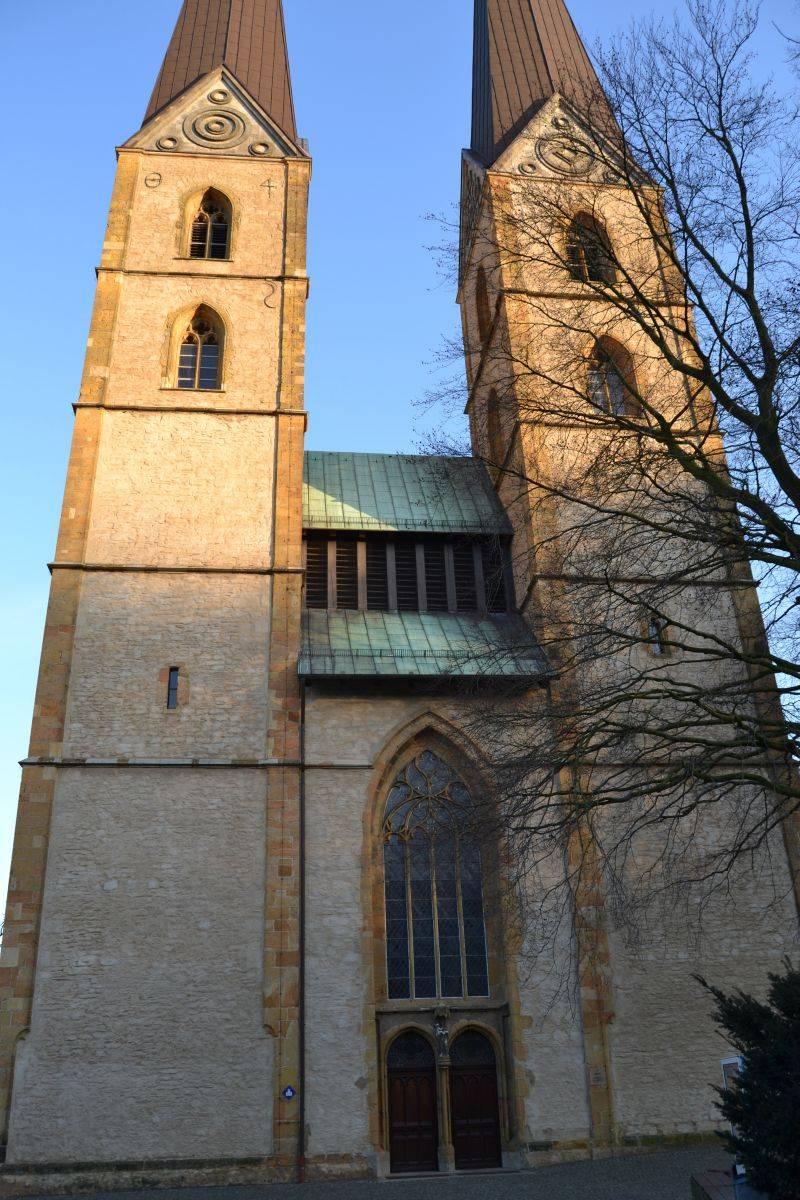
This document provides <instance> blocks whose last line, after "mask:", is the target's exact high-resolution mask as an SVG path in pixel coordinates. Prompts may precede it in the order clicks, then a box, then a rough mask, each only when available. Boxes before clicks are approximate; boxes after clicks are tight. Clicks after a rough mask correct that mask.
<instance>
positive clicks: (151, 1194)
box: [29, 1146, 729, 1200]
mask: <svg viewBox="0 0 800 1200" xmlns="http://www.w3.org/2000/svg"><path fill="white" fill-rule="evenodd" d="M728 1161H729V1160H728V1159H727V1157H726V1156H725V1154H724V1153H723V1152H722V1151H721V1150H718V1149H716V1148H715V1147H714V1146H695V1147H692V1148H690V1149H682V1150H670V1151H665V1152H658V1153H654V1154H637V1155H628V1156H625V1157H621V1158H606V1159H597V1160H595V1161H594V1162H579V1163H568V1164H565V1165H563V1166H557V1167H540V1168H539V1169H538V1170H534V1171H516V1172H509V1173H500V1172H486V1173H479V1174H475V1175H457V1176H447V1177H442V1178H432V1177H426V1178H409V1179H390V1180H385V1181H382V1182H366V1183H361V1182H359V1183H307V1184H302V1185H298V1184H280V1185H278V1184H276V1185H273V1186H272V1187H264V1188H255V1187H229V1188H180V1189H167V1188H165V1189H159V1190H157V1191H156V1190H152V1191H136V1192H114V1193H97V1194H95V1195H94V1196H90V1197H86V1196H84V1197H83V1198H82V1200H265V1197H267V1196H268V1195H269V1193H273V1195H274V1194H275V1193H276V1191H277V1192H278V1193H279V1196H280V1200H690V1183H689V1181H690V1177H691V1176H692V1175H693V1174H694V1173H695V1172H697V1171H705V1170H709V1169H711V1168H714V1167H723V1166H726V1165H727V1163H728ZM29 1200H30V1198H29ZM275 1200H277V1197H276V1198H275Z"/></svg>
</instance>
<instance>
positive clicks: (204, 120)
mask: <svg viewBox="0 0 800 1200" xmlns="http://www.w3.org/2000/svg"><path fill="white" fill-rule="evenodd" d="M183 132H184V133H185V134H186V136H187V137H188V138H189V139H190V141H192V142H194V144H195V145H196V146H219V147H220V148H222V149H227V148H228V147H229V146H238V145H239V142H241V141H242V140H243V138H244V135H245V133H246V129H245V125H244V121H243V120H242V118H241V117H240V116H239V114H238V113H235V112H231V111H230V109H227V108H208V109H206V110H205V112H201V113H199V114H198V115H197V116H196V117H192V116H189V117H187V118H186V120H185V121H184V122H183Z"/></svg>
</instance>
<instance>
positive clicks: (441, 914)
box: [383, 750, 489, 1000]
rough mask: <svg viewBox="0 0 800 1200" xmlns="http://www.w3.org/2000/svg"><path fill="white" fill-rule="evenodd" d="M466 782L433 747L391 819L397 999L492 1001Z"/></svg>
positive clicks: (387, 846) (391, 974)
mask: <svg viewBox="0 0 800 1200" xmlns="http://www.w3.org/2000/svg"><path fill="white" fill-rule="evenodd" d="M471 811H472V799H471V797H470V794H469V791H468V789H467V787H466V785H465V784H464V782H463V781H462V780H461V779H460V778H459V777H458V775H457V774H456V773H455V771H453V769H452V768H451V767H450V766H448V764H447V763H445V762H444V761H443V760H442V759H441V758H439V756H438V755H436V754H434V753H433V752H432V751H430V750H425V751H423V752H422V753H421V754H419V755H417V757H416V758H415V759H413V761H411V762H410V763H408V765H407V766H405V767H404V768H403V770H402V771H401V772H400V773H399V775H398V776H397V778H396V779H395V781H394V784H393V786H392V790H391V792H390V793H389V799H388V800H387V803H386V810H385V813H384V822H383V838H384V849H383V857H384V871H385V887H386V964H387V971H388V981H389V997H390V999H417V1000H420V999H423V998H424V999H430V998H433V997H443V998H444V997H465V996H488V994H489V976H488V966H487V958H486V927H485V922H484V905H483V872H482V869H481V854H480V850H479V848H478V844H477V841H476V839H475V837H474V834H473V833H472V831H471V828H470V826H471V822H470V819H469V818H470V816H471Z"/></svg>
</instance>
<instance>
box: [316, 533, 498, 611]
mask: <svg viewBox="0 0 800 1200" xmlns="http://www.w3.org/2000/svg"><path fill="white" fill-rule="evenodd" d="M508 601H509V597H508V592H507V585H506V551H505V549H504V546H503V544H502V542H501V540H500V539H498V538H495V539H484V540H478V539H470V538H468V537H463V538H460V539H459V540H458V541H450V540H448V539H446V538H433V537H430V538H427V539H426V540H425V541H424V542H423V541H419V542H418V541H416V540H415V539H414V538H413V537H402V536H401V537H398V538H396V539H389V538H383V537H379V536H374V535H373V536H369V537H367V538H366V539H364V538H362V539H359V538H358V537H357V536H356V535H353V534H347V533H337V534H314V535H310V536H309V537H308V538H307V539H306V607H307V608H312V609H328V608H330V609H347V610H359V609H366V610H369V611H372V612H389V611H392V610H394V609H395V608H396V610H397V611H399V612H419V611H420V609H422V610H423V611H426V612H461V613H469V612H486V611H488V612H491V613H502V612H506V611H507V610H508Z"/></svg>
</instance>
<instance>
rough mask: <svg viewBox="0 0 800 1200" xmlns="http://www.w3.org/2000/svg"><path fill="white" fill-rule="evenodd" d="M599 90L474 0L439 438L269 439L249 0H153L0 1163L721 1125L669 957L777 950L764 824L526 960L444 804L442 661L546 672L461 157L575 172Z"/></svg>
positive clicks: (271, 145) (54, 594) (51, 721)
mask: <svg viewBox="0 0 800 1200" xmlns="http://www.w3.org/2000/svg"><path fill="white" fill-rule="evenodd" d="M465 3H466V0H465ZM346 7H347V6H346V5H345V6H343V12H342V20H343V21H344V20H346V19H347V16H346ZM598 88H599V84H598V83H597V79H596V77H595V75H594V70H593V67H592V65H591V62H590V60H589V58H588V56H587V53H586V50H585V48H584V46H583V44H582V42H581V39H580V37H579V35H578V33H577V31H576V29H575V26H574V25H573V23H572V20H571V18H570V16H569V14H568V12H567V10H566V8H565V5H564V3H563V0H475V62H474V73H473V95H472V113H473V121H472V143H471V146H470V148H469V149H467V150H465V151H463V154H462V168H461V169H462V179H463V197H464V199H463V204H462V243H461V248H462V255H461V271H460V282H459V291H458V302H459V304H460V306H461V312H462V320H463V325H464V331H465V346H466V371H467V381H468V387H469V406H468V415H469V424H470V435H471V439H472V449H473V455H472V457H447V456H440V457H437V456H434V455H430V456H424V455H407V456H406V455H396V454H395V455H387V454H377V453H376V454H363V453H359V454H348V453H323V452H316V451H315V452H306V451H305V449H304V437H305V433H306V429H307V425H308V422H309V421H312V422H313V419H314V414H313V410H312V411H311V412H310V413H309V412H307V410H306V407H305V402H304V335H305V319H306V318H305V312H306V303H307V297H308V289H309V279H308V275H307V269H306V238H307V199H308V193H309V186H310V182H311V165H312V160H311V153H310V150H309V145H308V143H307V142H306V141H305V139H304V138H303V137H301V136H300V135H299V131H298V128H297V125H296V120H295V108H294V102H293V96H292V87H291V78H290V58H289V53H288V49H287V42H286V36H285V30H284V18H283V11H282V5H281V0H184V3H183V5H182V8H181V11H180V14H179V17H178V22H177V25H176V28H175V32H174V34H173V37H172V40H171V42H170V44H169V46H168V48H167V50H166V54H165V58H164V61H163V66H162V68H161V71H160V74H159V76H158V79H157V81H156V84H155V88H154V91H153V94H152V98H151V100H150V103H149V105H148V107H147V111H146V113H145V116H144V121H143V124H142V126H141V128H140V129H139V130H138V131H137V132H135V133H134V134H133V135H132V136H131V137H129V140H127V141H126V142H125V143H124V144H123V145H122V146H121V147H120V148H119V150H118V167H117V174H116V180H115V184H114V189H113V195H112V198H111V204H110V212H109V218H108V226H107V231H106V234H105V240H104V242H103V247H102V257H101V261H100V265H99V269H98V274H97V290H96V297H95V301H94V308H93V314H92V318H91V328H90V332H89V337H88V343H87V349H86V358H85V366H84V371H83V377H82V384H81V390H80V396H79V398H78V400H77V403H76V404H75V406H74V407H75V424H74V436H73V441H72V449H71V454H70V460H69V466H68V473H67V479H66V486H65V493H64V502H63V510H62V515H61V523H60V528H59V532H58V540H57V547H56V551H55V555H54V559H53V562H52V564H50V569H51V575H52V582H51V591H50V598H49V606H48V610H47V617H46V627H45V631H44V641H43V649H42V657H41V666H40V673H39V679H38V688H37V693H36V702H35V711H34V715H33V725H32V733H31V741H30V747H29V751H28V754H27V757H26V758H25V760H24V762H23V775H22V788H21V795H20V802H19V812H18V819H17V826H16V835H15V844H14V853H13V862H12V869H11V882H10V891H9V899H8V910H7V917H6V924H5V939H4V945H3V951H2V964H1V966H0V988H1V989H2V991H1V996H2V1013H1V1015H0V1145H2V1147H3V1154H4V1163H3V1165H2V1168H0V1179H2V1182H3V1186H4V1187H5V1188H6V1189H7V1190H8V1189H9V1187H10V1188H11V1190H12V1191H14V1190H16V1191H17V1192H18V1193H19V1192H22V1191H24V1190H26V1189H27V1190H29V1191H36V1192H41V1191H42V1190H44V1189H45V1188H49V1189H52V1190H55V1191H59V1190H67V1189H68V1188H70V1187H73V1186H78V1185H80V1186H101V1185H102V1186H109V1187H112V1186H120V1187H121V1186H127V1185H131V1184H132V1183H133V1182H135V1181H139V1182H141V1181H146V1182H150V1183H153V1182H154V1183H164V1184H167V1183H181V1182H183V1183H209V1184H215V1183H235V1182H239V1183H246V1182H265V1181H270V1180H275V1181H281V1180H295V1179H322V1178H336V1177H344V1178H348V1177H350V1178H359V1177H361V1178H376V1177H378V1178H381V1177H388V1176H394V1175H401V1174H409V1173H422V1174H424V1173H431V1174H432V1175H433V1174H438V1175H448V1174H451V1173H453V1172H462V1171H474V1170H486V1169H495V1170H503V1169H506V1170H512V1169H519V1168H522V1167H529V1166H530V1167H533V1166H536V1165H538V1164H542V1163H551V1162H557V1161H562V1160H565V1159H568V1158H574V1157H578V1156H589V1155H594V1154H608V1153H611V1152H615V1153H616V1152H623V1151H630V1152H636V1151H640V1150H642V1149H644V1148H648V1147H653V1146H669V1145H674V1144H676V1143H678V1142H680V1141H681V1140H682V1139H684V1140H685V1139H691V1138H702V1137H704V1136H708V1135H710V1134H711V1133H712V1132H713V1131H714V1130H715V1129H717V1128H719V1127H720V1124H719V1116H718V1113H717V1111H716V1109H715V1107H714V1100H715V1097H714V1094H713V1091H712V1088H713V1085H714V1084H716V1083H717V1082H719V1081H720V1060H721V1059H722V1058H724V1057H725V1049H726V1048H725V1046H724V1045H723V1044H722V1043H721V1041H720V1039H719V1036H718V1034H717V1033H716V1031H715V1029H714V1028H713V1026H712V1024H711V1022H710V1020H709V1017H708V1004H707V1001H706V998H705V997H704V996H703V995H702V994H699V992H698V989H697V987H696V985H695V984H694V982H693V981H692V979H691V974H692V972H693V971H701V972H702V973H704V974H706V975H708V977H709V979H711V980H712V982H718V983H721V984H723V985H728V984H730V985H731V986H740V987H743V988H753V989H758V988H760V987H761V986H762V983H763V980H764V979H765V977H766V973H767V971H768V970H770V969H772V968H774V967H775V966H776V965H777V964H778V963H779V961H780V958H781V956H782V955H783V954H785V953H788V952H790V951H791V950H792V948H793V947H795V946H796V944H797V910H796V907H795V903H794V898H793V881H792V864H791V862H790V855H788V854H787V853H786V852H785V851H784V848H783V847H782V846H780V847H779V851H780V852H779V853H776V855H775V856H774V862H773V870H774V871H775V872H777V874H778V876H780V879H779V890H780V891H781V894H782V895H783V896H784V897H785V900H784V901H783V902H782V903H781V904H780V905H774V904H773V905H772V906H771V908H770V910H769V914H770V915H769V917H768V919H766V923H765V921H759V920H757V919H756V917H755V916H753V919H752V920H751V921H750V920H747V919H744V918H743V917H742V915H741V911H739V912H738V913H737V915H736V917H735V919H734V918H733V917H731V918H729V917H728V916H726V914H725V912H715V914H714V916H713V920H716V921H717V922H718V924H717V925H714V926H713V927H712V928H711V930H710V941H711V945H712V947H713V949H712V950H711V951H707V952H704V956H703V957H702V958H700V959H699V960H695V961H693V960H691V959H687V957H686V955H685V954H679V953H678V952H677V951H676V952H675V953H674V954H671V953H670V952H669V950H667V951H666V952H664V953H661V954H658V953H652V954H650V953H647V952H646V951H645V952H640V953H638V954H637V953H636V952H635V951H634V949H633V948H631V947H630V946H629V945H628V944H626V943H625V941H624V940H623V939H621V938H620V937H618V936H617V935H616V933H615V931H614V929H613V928H611V927H610V926H609V927H607V928H604V927H603V921H602V914H601V916H600V918H599V919H598V920H597V921H596V922H595V923H594V925H593V926H592V928H594V930H595V934H596V937H597V938H598V939H600V941H601V942H602V945H601V949H600V951H599V952H598V953H597V954H596V955H595V957H594V959H593V960H592V961H594V963H595V965H597V964H598V963H599V964H601V967H596V969H594V970H591V969H589V968H587V969H585V970H584V969H582V968H581V965H580V963H581V958H580V954H578V955H577V956H576V953H575V947H574V945H571V944H569V942H570V939H569V938H568V939H567V940H566V944H564V945H563V946H562V947H561V951H562V953H563V960H564V961H563V964H562V968H563V971H566V972H567V973H568V972H570V971H572V972H577V975H576V979H575V982H576V986H575V987H574V988H567V989H555V990H553V989H552V987H551V983H550V978H551V975H552V963H548V964H541V965H540V966H539V967H537V964H536V962H534V963H533V965H532V966H531V964H530V963H529V962H526V963H525V964H524V965H523V964H522V963H521V962H520V961H519V960H518V950H519V943H518V939H517V938H515V936H514V935H513V931H512V930H511V929H510V927H509V925H510V920H511V919H510V917H509V914H508V911H507V908H506V906H504V905H503V904H501V903H498V902H497V895H496V888H495V887H494V885H493V884H492V882H491V881H492V879H493V878H494V877H495V876H496V875H497V873H498V872H501V871H502V854H501V853H500V852H499V850H498V847H496V846H491V845H488V844H486V843H482V842H481V840H480V839H478V838H476V837H475V836H474V834H473V833H472V832H471V826H470V824H469V822H465V821H464V820H463V819H462V818H463V816H464V814H465V813H466V812H468V811H469V809H470V806H471V805H472V804H473V803H474V802H475V801H476V800H477V799H485V798H486V797H487V796H490V795H491V793H492V787H493V782H492V766H491V761H490V759H489V756H488V755H487V753H486V750H485V747H482V746H481V745H480V741H479V738H477V737H476V734H475V729H474V721H473V722H471V721H470V720H469V719H468V717H469V714H468V713H467V711H466V710H467V709H468V708H469V706H470V704H471V703H473V702H475V703H477V702H478V700H477V699H474V701H473V698H477V697H478V696H480V703H482V704H485V703H486V697H487V695H488V696H490V697H491V696H492V695H493V689H494V690H496V692H497V694H498V695H500V694H501V692H502V689H503V687H505V686H507V685H508V684H509V682H512V683H513V684H514V685H515V686H517V687H519V688H523V689H527V690H528V691H530V692H531V693H532V694H536V695H538V694H542V695H543V696H544V695H546V693H547V689H548V687H549V686H550V680H551V678H552V676H553V671H554V667H553V663H552V662H551V661H550V660H549V658H548V654H547V653H546V652H545V650H544V649H543V648H542V647H543V641H542V638H541V637H540V636H539V634H538V631H537V622H536V610H535V608H534V606H533V605H532V604H531V603H530V597H531V594H532V591H531V587H530V586H529V585H530V584H531V582H532V581H531V580H530V579H525V578H521V576H520V571H519V568H518V564H519V562H520V561H521V556H520V554H519V547H520V545H521V544H523V543H524V542H525V539H526V538H528V537H529V536H530V534H529V520H530V514H528V515H527V516H526V514H525V512H524V511H523V509H524V505H522V504H520V503H519V502H518V501H517V502H515V503H511V502H510V501H509V497H508V493H507V490H506V486H505V483H504V479H503V473H502V471H500V472H498V471H495V470H490V469H489V467H487V465H486V464H487V461H488V462H492V461H496V460H497V457H498V452H497V442H498V440H500V441H502V439H503V438H504V437H507V436H511V434H510V433H509V430H508V426H507V424H506V425H502V424H500V425H499V424H498V421H497V419H496V414H494V413H493V410H492V403H493V401H492V396H493V391H492V382H491V372H489V371H487V370H484V353H485V351H486V349H487V348H488V347H489V346H490V345H491V344H492V343H493V341H494V344H495V345H497V344H498V343H497V339H498V338H500V337H501V336H502V339H503V340H504V343H505V344H507V345H510V346H511V347H512V348H513V345H514V339H515V337H516V336H517V334H518V331H517V330H515V328H514V311H515V309H514V306H513V304H506V303H504V302H503V301H504V289H505V288H506V287H507V284H506V281H505V277H504V275H503V271H502V270H501V269H500V266H499V265H496V266H495V267H494V268H493V267H492V266H491V264H489V269H488V270H487V266H486V262H485V256H483V257H481V258H480V261H478V258H479V256H478V255H476V254H475V253H474V245H475V240H476V238H475V230H476V229H478V228H479V227H480V225H481V222H482V220H483V219H484V216H485V209H486V205H487V204H489V202H490V197H491V195H492V191H493V189H502V188H508V187H510V185H511V184H512V183H513V184H514V186H515V187H519V188H521V189H522V192H521V193H520V194H522V193H524V196H525V203H528V204H531V205H534V206H535V205H536V203H537V195H539V194H540V192H538V191H537V189H542V188H544V187H546V186H547V184H548V181H549V180H552V179H554V178H559V179H560V180H561V181H562V182H564V181H566V183H567V184H568V185H569V186H573V182H574V186H575V187H576V188H580V186H582V184H583V182H585V177H586V176H588V175H590V174H591V171H592V169H593V168H592V160H591V155H589V156H588V157H587V159H586V161H583V160H581V161H576V159H575V157H574V154H573V151H574V143H571V142H570V138H569V136H568V134H567V133H565V130H569V128H570V127H571V126H570V123H571V122H573V123H574V122H576V121H577V122H580V119H581V114H580V112H579V99H578V98H579V97H580V95H581V94H586V93H587V90H592V89H594V90H595V91H596V90H597V89H598ZM399 102H400V101H399V100H398V103H399ZM468 103H469V98H468V97H466V96H465V97H464V104H465V107H466V106H467V105H468ZM308 119H309V120H310V121H311V123H312V125H313V114H308ZM124 132H126V133H127V132H128V131H124ZM532 146H534V147H536V155H537V158H536V163H537V165H536V170H535V171H534V170H533V169H531V168H530V167H529V165H528V164H529V160H530V158H531V147H532ZM456 151H457V147H454V148H453V154H454V159H453V164H454V171H455V170H456V169H457V159H456ZM581 172H583V174H581ZM593 186H595V187H596V188H597V189H599V193H600V203H602V200H603V196H602V189H603V187H604V186H605V184H604V182H603V180H602V179H599V180H593ZM609 186H610V185H609ZM512 192H513V189H512ZM509 194H510V193H509ZM513 194H517V193H516V192H513ZM612 211H613V205H611V204H609V213H612ZM609 220H611V217H610V218H609ZM514 286H515V287H517V288H520V287H522V288H529V289H531V290H538V293H539V294H540V296H541V295H543V296H544V297H545V300H544V303H545V304H546V303H549V301H548V300H547V287H548V286H549V283H548V282H547V281H539V280H536V279H533V278H528V279H526V280H525V279H524V280H522V281H520V280H519V279H516V280H515V282H514ZM561 292H563V287H561V288H560V290H558V291H554V293H553V296H552V304H554V305H555V304H558V303H560V302H561V299H560V297H561ZM501 326H502V329H501ZM387 350H388V347H387ZM536 436H537V438H538V439H539V441H542V439H546V437H547V434H546V431H544V432H543V431H541V430H540V431H538V433H537V435H536ZM532 444H533V443H532V441H527V442H526V441H525V440H524V438H523V439H521V440H520V441H519V446H520V447H521V450H520V453H522V454H523V455H524V453H525V452H526V451H525V447H526V446H529V445H532ZM502 453H503V451H502V447H501V452H500V457H502ZM729 600H730V598H729V597H728V596H727V594H725V593H720V595H719V598H718V600H717V603H718V604H719V605H720V613H721V614H722V616H720V619H721V620H722V619H727V617H726V616H725V614H726V613H728V610H729V608H730V604H729ZM726 605H728V608H726V607H725V606H726ZM723 610H724V612H723ZM731 611H732V610H731ZM731 619H733V618H731ZM471 678H473V679H474V687H472V688H470V687H465V686H463V685H464V681H465V680H467V681H469V680H470V679H471ZM794 886H797V880H796V879H795V881H794ZM750 901H751V909H750V910H748V911H752V912H753V913H755V912H756V911H757V910H758V909H759V907H760V899H759V896H758V894H756V893H755V892H754V893H753V894H752V895H751V896H750ZM593 904H594V905H595V906H596V905H599V904H601V902H600V901H599V900H597V899H595V900H594V901H593ZM764 907H765V909H766V905H765V906H764ZM580 916H581V914H580V913H576V927H577V924H578V918H579V917H580ZM710 919H711V918H710ZM587 927H588V926H587V920H586V918H585V915H584V917H583V919H582V922H581V928H582V930H583V936H584V937H585V936H586V929H587ZM577 936H578V935H577V933H574V934H573V940H574V938H576V937H577ZM587 961H588V960H587ZM576 962H577V964H578V965H577V966H576Z"/></svg>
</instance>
